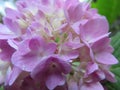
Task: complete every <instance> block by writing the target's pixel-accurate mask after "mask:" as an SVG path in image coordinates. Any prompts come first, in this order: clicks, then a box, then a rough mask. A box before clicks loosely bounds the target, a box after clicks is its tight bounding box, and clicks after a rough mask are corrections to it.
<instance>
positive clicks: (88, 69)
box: [87, 62, 98, 74]
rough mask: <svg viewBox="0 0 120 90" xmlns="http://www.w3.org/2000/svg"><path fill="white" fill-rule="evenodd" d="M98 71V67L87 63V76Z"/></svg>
mask: <svg viewBox="0 0 120 90" xmlns="http://www.w3.org/2000/svg"><path fill="white" fill-rule="evenodd" d="M96 70H98V65H97V64H96V63H93V62H91V63H88V65H87V74H91V73H93V72H94V71H96Z"/></svg>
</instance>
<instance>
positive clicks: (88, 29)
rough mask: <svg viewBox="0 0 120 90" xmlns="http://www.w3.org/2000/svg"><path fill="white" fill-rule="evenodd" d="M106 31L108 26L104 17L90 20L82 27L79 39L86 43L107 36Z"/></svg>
mask: <svg viewBox="0 0 120 90" xmlns="http://www.w3.org/2000/svg"><path fill="white" fill-rule="evenodd" d="M108 29H109V26H108V22H107V20H106V18H105V17H101V18H95V19H91V20H89V21H88V22H87V23H86V24H85V25H84V26H83V29H82V30H81V37H82V38H83V39H84V40H86V41H91V40H92V39H95V38H98V37H100V36H102V35H104V34H107V33H108ZM98 32H99V33H98Z"/></svg>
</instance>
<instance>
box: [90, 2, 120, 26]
mask: <svg viewBox="0 0 120 90" xmlns="http://www.w3.org/2000/svg"><path fill="white" fill-rule="evenodd" d="M92 7H94V8H97V9H98V12H99V13H100V14H102V15H105V16H106V17H107V19H108V21H109V23H110V24H112V22H114V21H115V20H116V19H117V18H118V16H120V10H119V9H120V0H96V2H93V3H92Z"/></svg>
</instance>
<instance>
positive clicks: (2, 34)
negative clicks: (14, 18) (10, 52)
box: [0, 24, 17, 39]
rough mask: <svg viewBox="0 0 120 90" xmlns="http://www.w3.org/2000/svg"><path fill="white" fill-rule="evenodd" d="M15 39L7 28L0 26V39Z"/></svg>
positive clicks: (13, 34)
mask: <svg viewBox="0 0 120 90" xmlns="http://www.w3.org/2000/svg"><path fill="white" fill-rule="evenodd" d="M15 37H17V36H16V35H15V33H13V32H12V31H10V29H8V28H7V26H5V25H2V24H0V39H10V38H15Z"/></svg>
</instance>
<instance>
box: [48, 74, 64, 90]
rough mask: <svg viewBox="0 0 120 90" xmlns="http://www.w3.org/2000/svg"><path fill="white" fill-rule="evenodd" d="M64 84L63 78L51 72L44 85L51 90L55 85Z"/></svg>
mask: <svg viewBox="0 0 120 90" xmlns="http://www.w3.org/2000/svg"><path fill="white" fill-rule="evenodd" d="M64 84H65V78H64V77H63V76H62V75H59V74H53V75H50V76H48V78H47V81H46V86H47V87H48V89H49V90H53V89H54V88H55V87H56V86H62V85H64Z"/></svg>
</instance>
